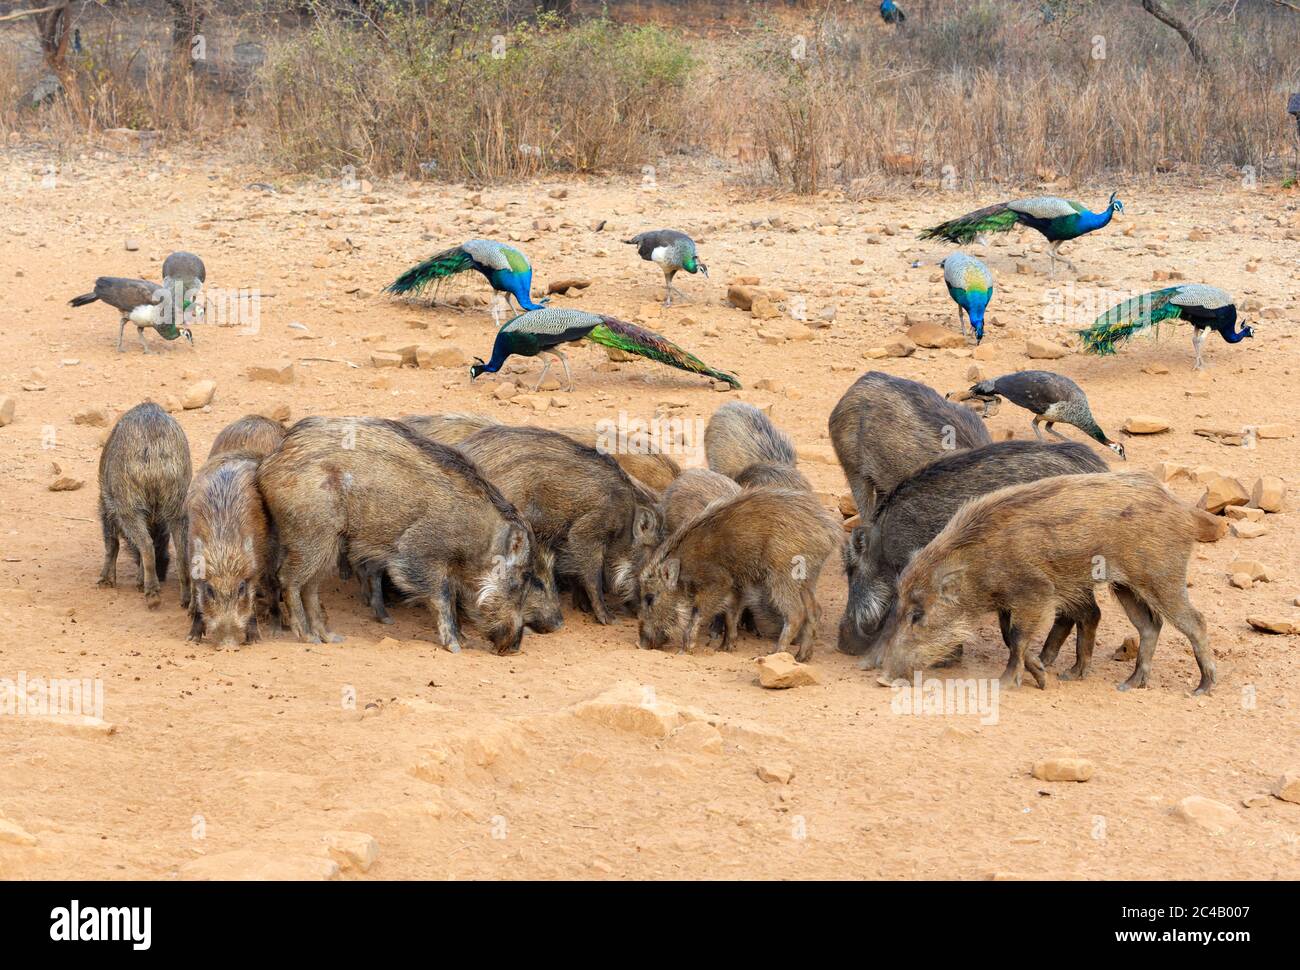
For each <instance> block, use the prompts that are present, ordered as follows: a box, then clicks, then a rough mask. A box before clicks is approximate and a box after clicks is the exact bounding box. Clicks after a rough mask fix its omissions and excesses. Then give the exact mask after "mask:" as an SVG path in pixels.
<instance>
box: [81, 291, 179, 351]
mask: <svg viewBox="0 0 1300 970" xmlns="http://www.w3.org/2000/svg"><path fill="white" fill-rule="evenodd" d="M96 300H100V301H102V302H104V303H107V304H108V305H109V306H111V307H113V308H114V309H116V310H117V311H118V312H120V313H121V315H122V319H121V326H119V327H118V329H117V349H118V351H119V352H121V351H122V350H123V347H122V335H123V333H125V331H126V324H127V321H128V320H129V321H130V322H131V323H134V324H135V332H136V336H138V337H139V338H140V346H141V347H143V348H144V352H145V353H146V354H151V353H153V351H152V350H150V349H149V345H148V344H147V343H145V342H144V330H145V327H152V328H153V329H154V330H155V331H157V333H158V336H160V337H162V338H163V339H164V340H175V339H176V338H177V337H180V336H184V337H185V339H186V340H188V341H189V342H190V343H191V344H193V343H194V334H192V333H190V330H189V328H188V327H181V326H177V324H176V320H175V315H174V314H173V312H172V307H173V305H174V303H173V299H172V294H171V291H170V290H168V289H167V288H166V287H163V286H159V285H158V284H157V283H150V282H148V281H147V280H133V279H126V278H124V277H121V276H101V277H99V279H97V280H95V288H94V290H92V291H91V292H90V293H83V294H81V296H74V297H73V298H72V299H71V300H69V301H68V305H69V306H85V305H86V304H88V303H94V302H95V301H96Z"/></svg>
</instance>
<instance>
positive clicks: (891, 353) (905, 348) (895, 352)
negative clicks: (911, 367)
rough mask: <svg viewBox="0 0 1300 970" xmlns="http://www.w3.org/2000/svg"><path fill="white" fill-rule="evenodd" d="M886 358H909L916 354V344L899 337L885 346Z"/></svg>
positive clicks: (906, 338)
mask: <svg viewBox="0 0 1300 970" xmlns="http://www.w3.org/2000/svg"><path fill="white" fill-rule="evenodd" d="M884 349H885V356H886V357H911V356H912V355H913V354H914V353H916V344H914V343H912V341H911V339H910V338H908V337H899V338H898V339H896V340H891V341H890V342H889V343H887V344H885V348H884Z"/></svg>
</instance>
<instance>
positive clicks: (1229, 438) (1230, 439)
mask: <svg viewBox="0 0 1300 970" xmlns="http://www.w3.org/2000/svg"><path fill="white" fill-rule="evenodd" d="M1192 433H1193V434H1196V435H1200V436H1201V437H1202V438H1210V439H1211V440H1213V441H1217V442H1218V443H1219V444H1221V445H1228V446H1230V447H1233V448H1243V447H1245V445H1246V443H1247V441H1248V440H1249V436H1250V433H1249V432H1248V431H1246V430H1245V429H1244V428H1243V429H1240V430H1233V429H1232V428H1193V429H1192Z"/></svg>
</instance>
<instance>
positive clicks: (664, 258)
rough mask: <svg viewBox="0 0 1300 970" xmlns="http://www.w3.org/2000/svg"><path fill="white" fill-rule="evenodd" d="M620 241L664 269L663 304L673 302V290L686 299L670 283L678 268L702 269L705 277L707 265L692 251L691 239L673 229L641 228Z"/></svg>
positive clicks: (692, 271)
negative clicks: (645, 230)
mask: <svg viewBox="0 0 1300 970" xmlns="http://www.w3.org/2000/svg"><path fill="white" fill-rule="evenodd" d="M623 242H625V243H627V244H628V245H631V246H635V247H636V249H637V252H638V253H639V254H640V255H641V258H642V259H644V260H648V261H649V262H652V263H657V264H658V265H659V268H660V269H662V270H663V271H664V306H672V305H673V293H676V294H677V295H678V296H680V297H682V299H687V296H686V294H685V293H683V292H682V291H681V290H679V289H677V287H675V286H673V277H674V276H676V275H677V272H678V271H679V270H683V269H684V270H686V272H688V273H703V274H704V278H705V279H706V280H707V279H708V278H709V268H708V267H707V266H705V265H704V264H703V263H701V262H700V260H699V256H698V254H697V253H696V252H695V240H694V239H692V238H691V237H690V236H688V235H686V233H684V232H678V231H677V230H676V229H655V230H653V231H652V232H642V233H638V234H637V235H635V236H633V237H632V238H631V239H624V240H623Z"/></svg>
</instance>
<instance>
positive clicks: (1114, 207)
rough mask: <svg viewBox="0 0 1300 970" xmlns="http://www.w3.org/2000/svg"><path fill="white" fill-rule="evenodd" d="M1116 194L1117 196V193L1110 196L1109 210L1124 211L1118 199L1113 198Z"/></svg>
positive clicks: (1122, 204)
mask: <svg viewBox="0 0 1300 970" xmlns="http://www.w3.org/2000/svg"><path fill="white" fill-rule="evenodd" d="M1118 194H1119V193H1118V192H1112V193H1111V194H1110V209H1111V211H1112V212H1123V211H1124V203H1123V202H1121V201H1120V200H1119V199H1117V198H1115V196H1116V195H1118Z"/></svg>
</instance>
